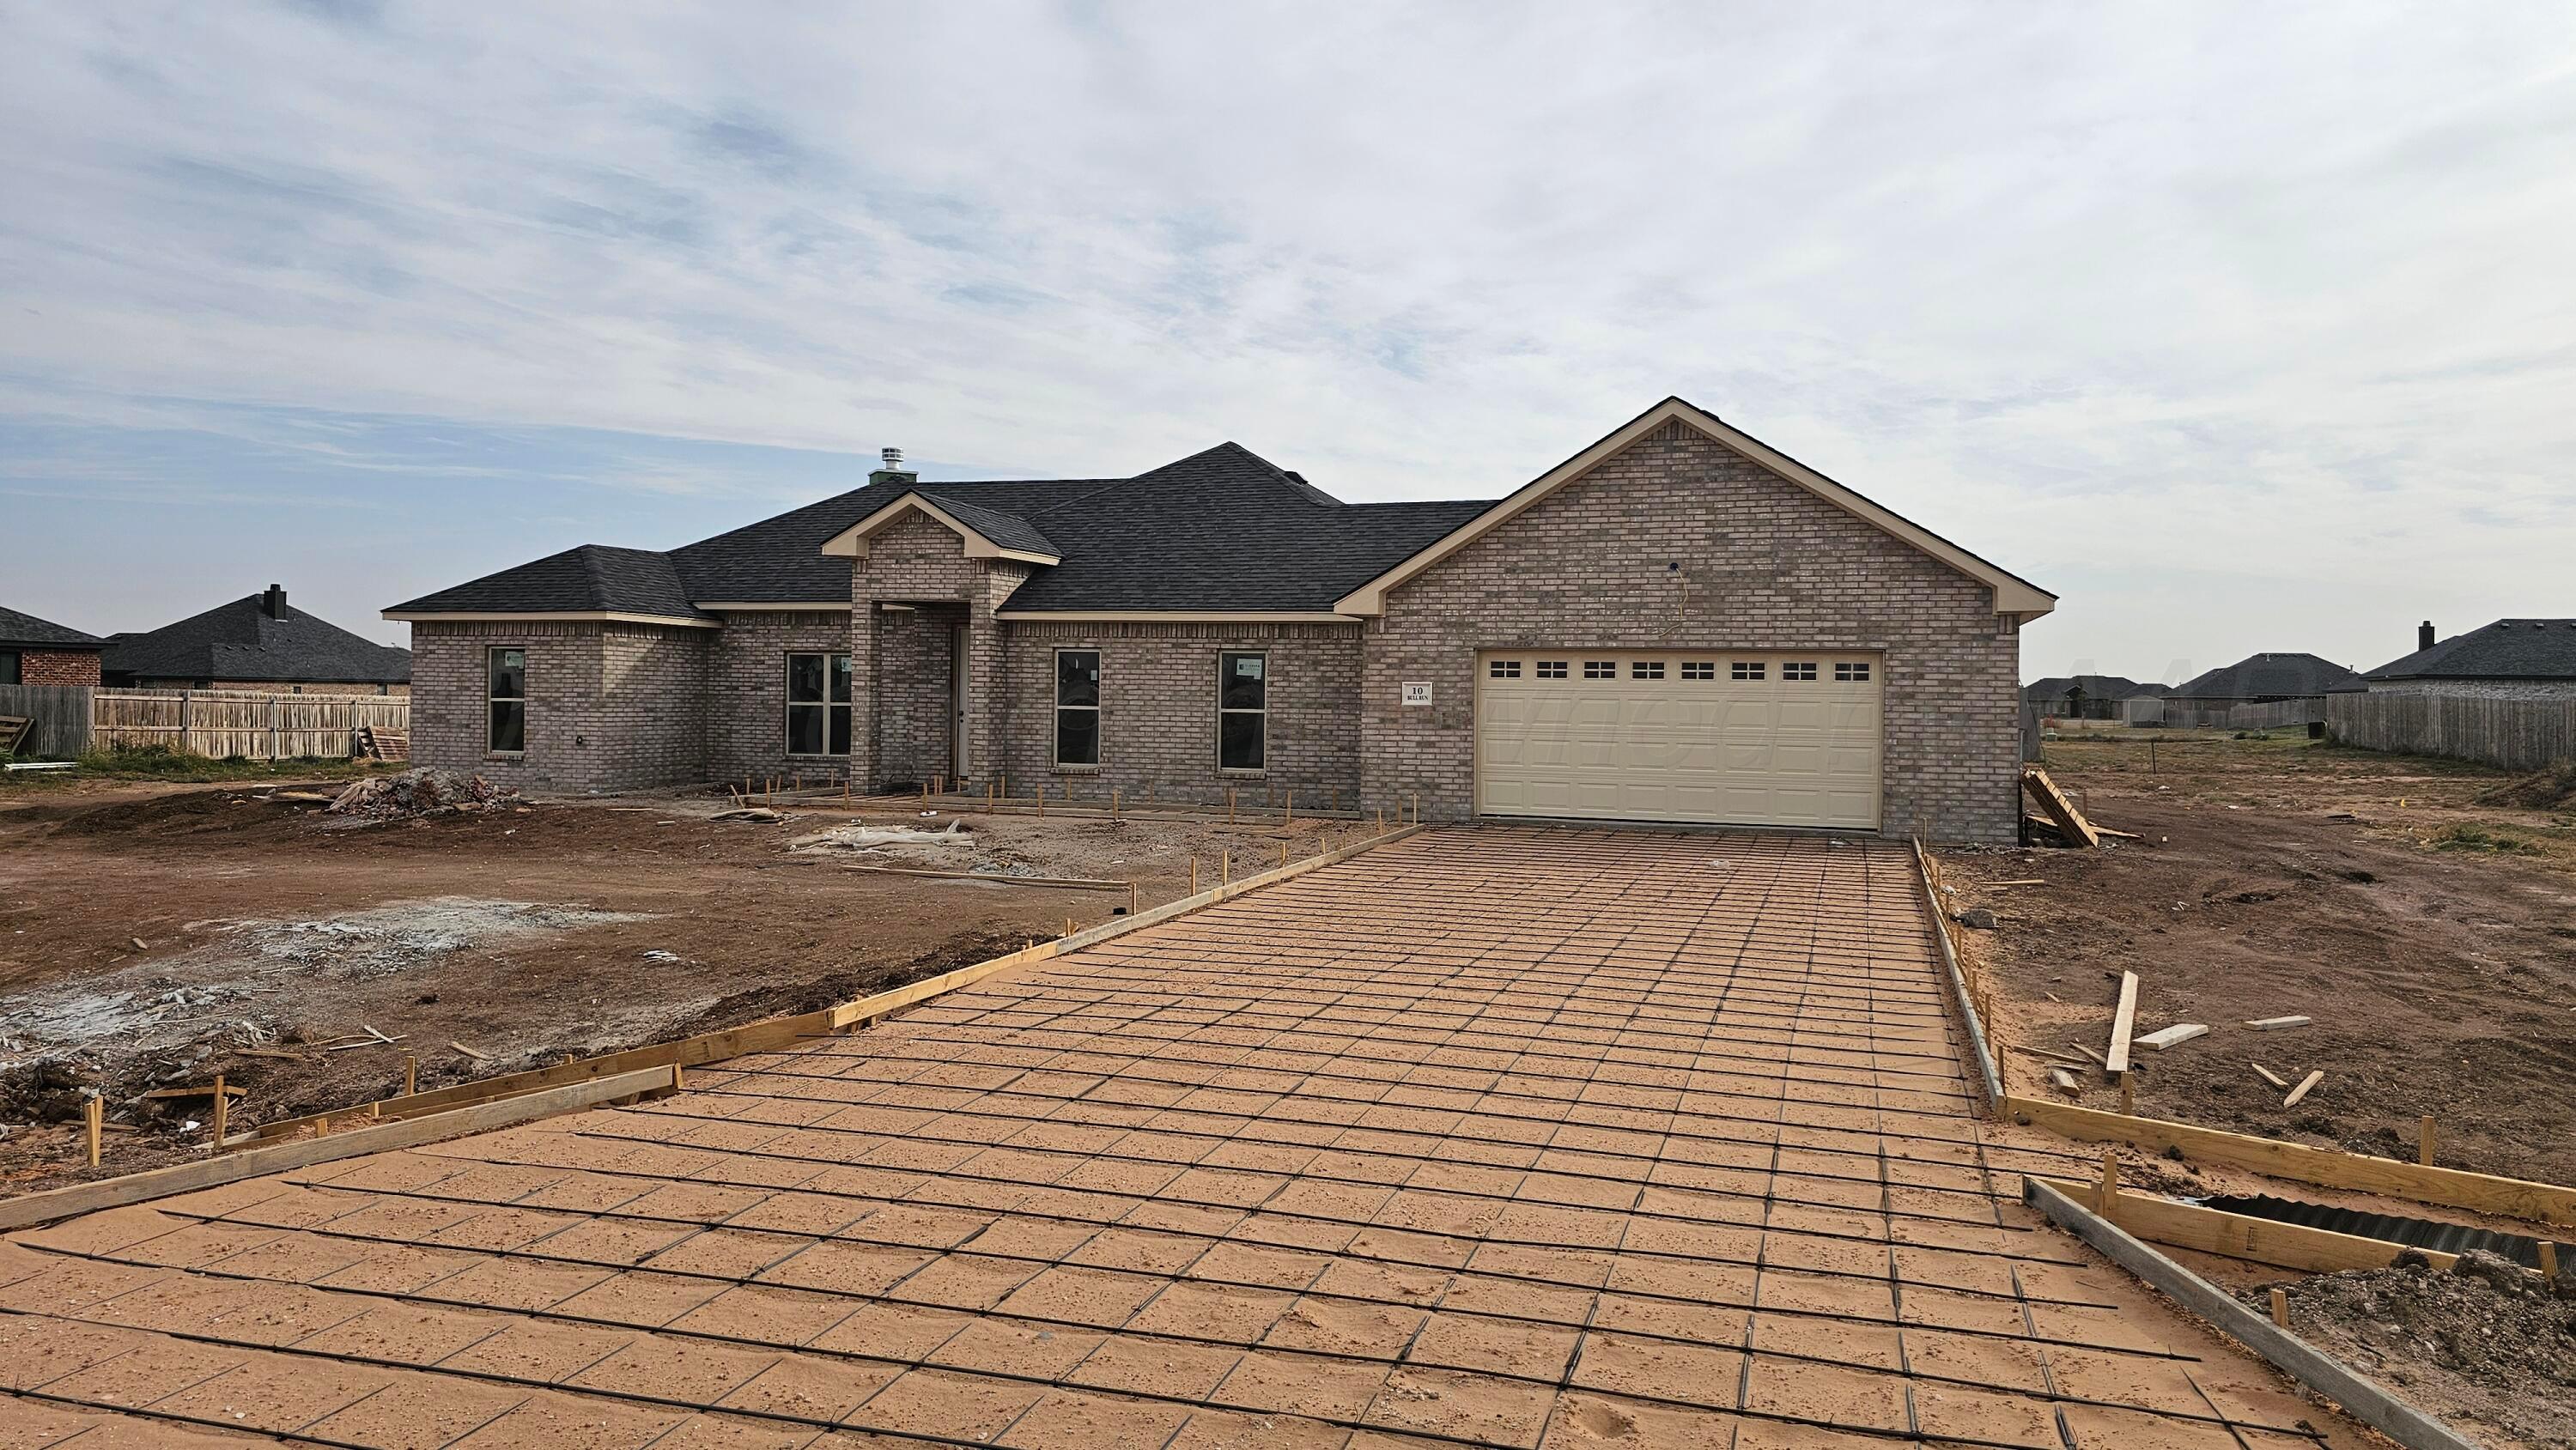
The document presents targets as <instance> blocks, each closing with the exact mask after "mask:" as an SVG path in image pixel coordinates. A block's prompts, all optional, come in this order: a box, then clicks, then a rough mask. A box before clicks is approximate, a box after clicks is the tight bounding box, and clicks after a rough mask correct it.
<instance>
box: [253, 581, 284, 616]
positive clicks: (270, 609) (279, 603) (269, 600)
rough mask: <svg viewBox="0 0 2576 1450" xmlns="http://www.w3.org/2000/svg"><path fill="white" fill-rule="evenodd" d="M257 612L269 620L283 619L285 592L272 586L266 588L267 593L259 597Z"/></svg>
mask: <svg viewBox="0 0 2576 1450" xmlns="http://www.w3.org/2000/svg"><path fill="white" fill-rule="evenodd" d="M259 612H260V613H262V614H265V615H267V616H268V617H269V618H271V619H284V618H285V617H286V591H285V590H283V589H281V588H279V587H277V586H276V585H274V584H271V585H270V586H268V592H267V593H265V594H262V595H261V596H260V597H259Z"/></svg>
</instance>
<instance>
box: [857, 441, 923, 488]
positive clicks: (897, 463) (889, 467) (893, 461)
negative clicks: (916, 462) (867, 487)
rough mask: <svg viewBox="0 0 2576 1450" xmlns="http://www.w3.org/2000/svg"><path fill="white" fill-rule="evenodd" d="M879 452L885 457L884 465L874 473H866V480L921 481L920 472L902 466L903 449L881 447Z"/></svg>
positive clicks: (884, 481)
mask: <svg viewBox="0 0 2576 1450" xmlns="http://www.w3.org/2000/svg"><path fill="white" fill-rule="evenodd" d="M879 452H880V455H881V456H882V457H883V458H884V459H885V467H883V468H880V469H878V470H877V471H875V472H874V473H871V474H869V475H868V482H870V483H918V482H920V481H921V475H920V474H918V473H916V472H914V471H913V470H911V469H909V468H906V467H904V466H903V450H902V449H900V448H886V449H881V450H879Z"/></svg>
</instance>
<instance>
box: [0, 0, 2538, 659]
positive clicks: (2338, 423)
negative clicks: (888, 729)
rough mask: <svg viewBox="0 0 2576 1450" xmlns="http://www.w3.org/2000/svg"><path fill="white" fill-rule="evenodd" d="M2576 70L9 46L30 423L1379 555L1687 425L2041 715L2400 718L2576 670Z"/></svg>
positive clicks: (2484, 31) (2440, 31) (2420, 23)
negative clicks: (1082, 510) (269, 433)
mask: <svg viewBox="0 0 2576 1450" xmlns="http://www.w3.org/2000/svg"><path fill="white" fill-rule="evenodd" d="M2571 56H2576V12H2571V11H2569V10H2567V9H2565V8H2563V7H2557V6H2542V5H2535V6H2528V7H2513V6H2501V5H2498V6H2481V7H2477V8H2476V9H2474V10H2471V11H2463V10H2458V9H2456V8H2447V7H2438V6H2423V7H2400V6H2384V5H2377V6H2375V5H2311V6H2288V5H2284V6H2267V7H2261V8H2258V9H2249V8H2246V7H2242V6H2205V7H2191V6H2180V5H2168V6H2155V7H2043V6H2020V7H2013V6H2003V5H1985V6H1975V7H1959V8H1957V9H1949V10H1945V9H1942V8H1939V7H1924V6H1898V5H1883V6H1867V7H1862V6H1846V7H1825V8H1818V7H1805V8H1800V9H1782V8H1778V7H1769V6H1742V7H1723V8H1721V7H1711V6H1704V5H1690V6H1673V7H1664V8H1649V7H1637V8H1624V9H1623V8H1613V7H1606V6H1561V5H1528V6H1499V5H1478V6H1459V7H1448V8H1420V9H1403V10H1398V9H1394V8H1391V7H1362V8H1351V9H1343V10H1334V9H1327V8H1323V7H1314V6H1284V5H1283V6H1271V7H1255V6H1237V5H1228V6H1203V7H1179V6H1145V5H1135V6H1065V7H1053V6H1022V7H1002V6H995V5H974V6H941V7H882V8H877V9H873V10H870V11H867V12H865V13H864V14H863V15H861V16H859V17H858V18H852V16H851V14H850V13H849V12H847V11H845V10H844V9H842V8H839V7H833V8H828V9H826V10H816V9H813V8H811V7H794V8H784V7H782V8H779V9H775V10H768V11H756V10H753V9H751V8H750V7H744V6H722V7H705V8H702V9H695V10H691V9H679V8H662V7H650V6H643V5H635V4H615V5H609V4H601V5H597V6H593V7H588V8H580V7H546V8H544V9H543V10H542V11H540V10H539V9H538V8H536V7H519V8H515V9H509V10H478V11H475V12H473V13H472V14H470V15H468V14H467V13H466V12H462V11H458V10H456V9H455V8H453V7H444V6H419V7H392V6H389V7H385V9H384V10H383V11H382V13H381V14H379V13H377V12H376V11H375V10H374V9H372V8H371V7H368V6H364V5H353V4H352V5H336V6H332V5H291V6H278V7H274V8H268V9H258V8H252V7H249V6H181V5H174V6H169V7H166V8H163V9H161V10H158V11H155V12H150V13H146V12H143V11H141V10H137V9H133V8H122V7H120V8H108V7H69V6H65V7H20V8H17V9H14V10H12V11H10V12H8V13H7V15H6V18H5V19H0V128H5V131H0V134H5V135H6V136H7V137H8V139H9V143H10V144H9V145H8V146H6V147H5V148H0V197H6V198H7V200H6V201H5V202H0V318H6V319H7V326H6V329H5V341H0V368H5V370H7V371H8V372H11V373H15V374H18V375H20V376H22V377H38V378H43V379H45V380H46V381H45V385H44V389H43V391H49V392H50V391H53V390H63V389H68V390H71V391H73V392H85V393H87V394H89V395H92V396H95V397H99V398H104V399H110V400H113V399H119V398H132V399H138V400H188V402H189V404H190V405H198V404H207V403H213V404H226V405H232V404H258V405H268V406H277V405H285V406H291V407H294V408H299V409H317V410H345V411H350V412H358V413H367V414H416V415H422V416H425V417H429V418H448V419H457V420H462V421H465V422H468V423H471V424H474V425H478V426H505V427H506V426H539V425H570V426H574V427H580V428H592V429H613V430H629V431H634V432H641V433H649V434H661V435H669V436H676V437H683V438H698V439H712V440H727V441H734V442H757V443H769V444H783V445H788V446H793V447H801V448H824V449H849V450H855V451H867V450H872V449H873V448H874V447H875V446H876V445H878V444H880V443H886V442H895V443H901V444H903V445H904V446H906V447H907V448H908V449H910V450H911V451H912V452H913V453H914V454H915V455H916V456H930V457H943V458H957V459H989V460H995V461H1008V462H1009V463H1011V464H1014V465H1030V464H1034V465H1036V466H1040V467H1044V468H1049V469H1055V470H1060V471H1063V472H1065V473H1068V474H1077V475H1080V474H1099V473H1116V472H1123V471H1127V470H1131V469H1134V468H1138V467H1142V466H1146V465H1149V464H1151V463H1153V462H1157V461H1160V460H1162V459H1165V458H1168V457H1170V456H1173V455H1175V454H1177V453H1180V452H1183V451H1187V450H1189V449H1193V448H1196V447H1199V446H1203V445H1204V444H1206V443H1207V442H1209V441H1212V440H1213V439H1214V438H1217V437H1220V436H1224V437H1234V438H1238V439H1240V440H1241V441H1243V442H1245V443H1247V444H1249V445H1251V446H1253V447H1255V448H1256V449H1260V450H1262V451H1264V452H1265V453H1268V454H1271V455H1273V456H1275V457H1277V458H1279V459H1280V460H1281V461H1282V462H1284V463H1288V464H1289V465H1290V466H1294V467H1298V468H1301V469H1302V470H1304V471H1305V472H1307V473H1308V474H1309V475H1310V476H1313V477H1315V478H1317V479H1318V480H1319V481H1323V482H1326V483H1327V485H1328V486H1330V487H1333V488H1335V489H1336V490H1337V491H1339V492H1341V493H1343V494H1344V495H1345V496H1354V497H1390V496H1458V495H1472V494H1490V493H1496V492H1500V491H1503V490H1505V489H1508V488H1509V487H1511V486H1513V485H1515V484H1517V483H1518V482H1520V481H1522V480H1524V479H1526V478H1527V477H1528V476H1530V475H1531V474H1534V473H1536V472H1538V471H1539V470H1541V469H1542V468H1544V467H1545V466H1547V465H1548V464H1550V463H1552V462H1554V461H1555V460H1556V459H1558V458H1560V457H1562V456H1564V455H1565V454H1567V453H1569V452H1571V451H1573V450H1574V449H1575V448H1577V447H1579V446H1581V445H1582V444H1584V443H1585V442H1588V441H1589V440H1590V439H1591V438H1593V437H1595V436H1597V435H1598V434H1600V433H1601V432H1603V431H1605V430H1607V429H1608V428H1609V427H1611V426H1612V425H1614V424H1615V423H1617V422H1619V421H1621V420H1623V419H1625V418H1626V417H1628V416H1629V415H1631V414H1632V413H1634V412H1635V411H1636V410H1638V409H1639V408H1641V407H1643V406H1645V405H1646V404H1648V403H1650V402H1652V401H1654V400H1655V399H1656V398H1658V397H1660V396H1662V395H1663V394H1665V393H1668V392H1679V393H1682V394H1684V395H1685V396H1689V397H1691V398H1693V399H1694V400H1695V401H1698V402H1701V403H1703V404H1705V405H1708V406H1710V407H1713V408H1715V409H1717V410H1718V411H1719V412H1721V413H1722V414H1725V415H1726V416H1728V417H1730V418H1731V419H1733V420H1735V421H1737V422H1739V423H1741V424H1743V425H1744V426H1746V427H1747V428H1749V429H1750V430H1751V431H1753V432H1755V433H1757V434H1759V435H1761V436H1763V437H1765V438H1768V439H1770V440H1771V441H1773V442H1775V443H1777V444H1779V445H1780V446H1782V447H1784V448H1786V449H1788V450H1789V451H1791V452H1793V453H1795V454H1798V455H1799V456H1801V457H1803V458H1805V459H1807V460H1808V461H1810V462H1812V463H1814V464H1816V465H1817V466H1819V467H1821V468H1824V469H1825V470H1826V471H1828V472H1830V473H1833V474H1834V475H1836V476H1837V477H1840V478H1842V479H1844V480H1846V481H1848V482H1850V483H1852V484H1853V485H1854V486H1856V487H1859V488H1861V489H1862V490H1864V491H1866V492H1869V493H1871V494H1873V495H1874V496H1877V497H1879V498H1881V499H1883V500H1884V501H1886V502H1887V503H1889V504H1890V505H1891V506H1893V507H1896V508H1898V509H1900V510H1902V511H1904V512H1907V513H1909V514H1913V515H1915V516H1917V517H1919V518H1921V519H1922V520H1923V521H1924V522H1926V523H1929V524H1931V525H1932V526H1934V527H1935V528H1938V529H1940V530H1942V531H1943V532H1945V533H1948V534H1951V535H1952V536H1954V537H1957V538H1959V539H1961V540H1962V541H1964V542H1966V543H1968V544H1969V545H1970V546H1972V547H1975V548H1977V549H1979V550H1980V551H1981V552H1985V553H1988V554H1990V555H1992V556H1994V557H1996V558H1997V559H1999V560H2000V561H2002V562H2004V563H2006V564H2007V565H2008V566H2011V567H2014V568H2016V569H2017V570H2019V571H2020V572H2023V573H2025V574H2028V575H2030V576H2032V577H2034V578H2037V579H2039V580H2040V581H2041V582H2043V583H2046V584H2048V585H2050V586H2052V587H2055V588H2058V589H2060V590H2061V591H2062V592H2064V593H2065V595H2066V596H2067V602H2066V606H2065V608H2064V609H2063V610H2062V611H2061V614H2060V615H2059V616H2058V617H2057V618H2055V619H2053V620H2051V621H2048V622H2046V623H2044V624H2042V625H2040V626H2038V627H2036V628H2035V629H2034V631H2033V633H2032V636H2031V639H2030V641H2029V644H2028V647H2027V653H2028V658H2027V661H2026V663H2027V665H2028V669H2027V673H2031V674H2037V673H2043V672H2047V671H2050V670H2055V669H2063V668H2065V667H2066V666H2067V665H2068V664H2070V663H2071V662H2072V660H2073V659H2075V658H2084V659H2091V660H2094V661H2096V662H2098V663H2099V664H2101V665H2102V667H2103V668H2106V669H2111V670H2116V671H2121V672H2128V673H2154V672H2156V671H2157V670H2159V669H2161V668H2162V666H2163V662H2164V661H2166V660H2169V659H2172V658H2174V657H2176V656H2182V657H2186V658H2191V659H2194V660H2197V661H2199V662H2201V663H2204V664H2205V663H2215V662H2219V661H2221V660H2224V659H2232V658H2234V657H2236V656H2237V655H2240V654H2242V653H2245V652H2247V651H2249V650H2252V649H2256V648H2287V649H2299V648H2307V649H2315V650H2317V651H2319V652H2321V653H2327V654H2330V655H2334V656H2336V657H2338V658H2343V659H2346V660H2347V661H2349V662H2352V663H2359V664H2370V663H2375V662H2377V660H2378V659H2379V658H2382V657H2386V656H2390V655H2394V654H2396V653H2399V652H2401V651H2402V649H2403V648H2404V647H2405V646H2406V644H2407V641H2408V640H2410V639H2411V633H2410V632H2409V627H2410V625H2411V621H2412V619H2413V618H2414V617H2416V616H2418V615H2420V614H2423V613H2428V612H2429V613H2433V614H2436V615H2437V616H2441V617H2443V622H2444V623H2445V625H2446V626H2449V625H2458V626H2461V627H2465V626H2467V625H2470V624H2474V623H2477V622H2481V621H2482V620H2484V619H2485V618H2489V617H2492V616H2494V615H2498V614H2506V613H2541V612H2576V604H2571V603H2570V602H2569V601H2568V599H2567V595H2566V579H2567V576H2568V571H2567V570H2566V568H2565V562H2564V561H2565V560H2566V559H2567V558H2569V557H2571V556H2576V489H2571V485H2570V484H2569V482H2568V473H2567V469H2566V466H2565V464H2564V462H2563V460H2565V459H2566V458H2567V457H2569V456H2571V447H2570V445H2571V444H2576V408H2570V407H2569V406H2568V404H2567V399H2568V398H2569V397H2570V396H2571V395H2576V387H2571V385H2576V350H2571V348H2570V346H2569V344H2568V343H2567V341H2566V339H2567V337H2568V336H2569V324H2570V322H2571V320H2572V319H2576V269H2571V268H2570V267H2568V266H2567V265H2566V260H2565V259H2566V258H2567V257H2569V256H2570V255H2576V173H2571V172H2570V171H2569V169H2568V168H2567V167H2566V166H2565V164H2564V158H2565V157H2566V156H2567V155H2569V154H2570V153H2571V151H2576V63H2571ZM7 396H8V394H6V393H0V406H5V405H6V399H7ZM22 401H23V399H22ZM29 406H34V405H33V404H30V405H29ZM99 406H101V407H108V406H111V405H110V404H107V403H101V404H100V405H99ZM133 406H134V407H135V408H136V409H137V410H138V411H149V409H150V408H152V407H161V406H168V404H166V403H158V402H156V403H150V404H146V403H144V402H137V403H135V404H134V405H133ZM631 483H632V485H633V486H634V487H637V488H653V489H664V488H670V487H675V486H684V485H685V480H684V479H674V478H673V477H670V476H667V475H664V474H657V473H654V472H652V471H651V470H649V469H645V468H642V467H639V469H638V470H637V474H636V476H635V477H634V478H633V479H632V480H631Z"/></svg>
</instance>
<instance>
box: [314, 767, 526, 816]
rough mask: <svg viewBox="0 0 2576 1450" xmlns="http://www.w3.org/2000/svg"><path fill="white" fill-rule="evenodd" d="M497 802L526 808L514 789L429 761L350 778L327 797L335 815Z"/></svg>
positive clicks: (441, 812) (412, 812)
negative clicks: (393, 772) (395, 771)
mask: <svg viewBox="0 0 2576 1450" xmlns="http://www.w3.org/2000/svg"><path fill="white" fill-rule="evenodd" d="M501 807H509V808H512V809H516V810H525V809H527V805H526V803H525V802H524V801H522V800H521V799H520V798H519V793H518V792H517V791H515V790H510V789H507V788H504V787H501V786H496V785H494V784H492V783H491V782H490V781H488V780H485V779H484V778H483V777H481V776H479V775H467V774H466V773H464V772H463V771H460V770H444V769H440V768H438V767H435V766H422V767H420V768H419V769H416V770H406V771H404V772H403V773H402V774H400V775H379V776H371V777H369V778H367V779H365V780H360V781H353V782H351V783H350V786H349V788H348V789H347V790H344V791H342V792H340V794H339V795H338V796H337V797H335V798H334V799H333V800H332V802H331V811H332V813H333V814H335V815H344V816H357V817H361V818H363V819H366V820H373V821H390V820H400V819H406V818H419V817H426V816H445V815H455V814H457V813H459V812H464V811H488V810H494V809H498V808H501Z"/></svg>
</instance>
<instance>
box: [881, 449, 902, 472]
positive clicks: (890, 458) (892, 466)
mask: <svg viewBox="0 0 2576 1450" xmlns="http://www.w3.org/2000/svg"><path fill="white" fill-rule="evenodd" d="M881 453H882V455H883V457H884V458H885V466H886V472H888V473H897V472H900V471H902V469H903V450H902V449H900V448H887V449H883V450H881Z"/></svg>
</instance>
